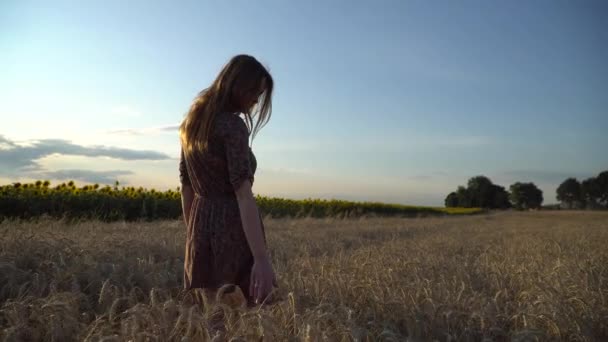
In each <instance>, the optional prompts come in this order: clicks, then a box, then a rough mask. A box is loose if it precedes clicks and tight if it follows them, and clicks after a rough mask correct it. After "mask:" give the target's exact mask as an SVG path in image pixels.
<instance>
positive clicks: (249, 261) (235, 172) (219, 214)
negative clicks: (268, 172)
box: [179, 55, 276, 305]
mask: <svg viewBox="0 0 608 342" xmlns="http://www.w3.org/2000/svg"><path fill="white" fill-rule="evenodd" d="M272 89H273V80H272V77H271V76H270V73H268V71H267V70H266V68H264V66H262V65H261V64H260V63H259V62H258V61H257V60H256V59H255V58H253V57H251V56H248V55H238V56H235V57H233V58H232V59H231V60H230V61H229V62H228V64H227V65H226V66H224V68H223V69H222V71H221V72H220V74H219V75H218V76H217V78H216V79H215V81H214V82H213V83H212V84H211V86H210V87H209V88H207V89H205V90H203V91H201V92H200V93H199V94H198V96H197V97H196V98H195V99H194V101H193V103H192V105H191V107H190V110H189V111H188V114H187V115H186V117H185V119H184V121H183V122H182V124H181V125H180V129H179V132H180V140H181V153H180V163H179V171H180V181H181V184H182V187H181V189H182V190H181V195H182V207H183V214H184V220H185V223H186V226H187V229H188V230H187V236H186V253H185V254H186V255H185V259H184V287H185V288H186V289H191V288H203V289H206V290H211V292H213V291H214V290H217V289H218V288H220V287H221V286H222V285H225V284H235V285H238V286H239V287H240V288H241V290H242V292H243V293H244V294H245V296H246V297H247V300H248V303H249V304H250V305H253V304H254V303H259V302H262V301H263V300H264V299H265V298H266V297H267V296H268V295H269V294H270V292H271V291H272V288H273V286H276V278H275V274H274V270H273V268H272V265H271V262H270V257H269V255H268V251H267V248H266V236H265V232H264V225H263V222H262V219H261V216H260V214H259V212H258V208H257V205H256V203H255V198H254V197H253V193H252V191H251V186H252V184H253V180H254V173H255V170H256V167H257V162H256V159H255V156H254V155H253V152H252V151H251V148H250V147H249V136H250V132H252V134H251V135H252V136H255V135H256V133H257V132H258V130H259V129H260V128H261V127H262V126H263V125H264V124H266V122H268V119H269V118H270V114H271V107H272V102H271V101H272ZM241 115H242V116H243V117H244V119H245V120H243V119H242V118H241ZM254 119H255V125H254V123H253V122H254Z"/></svg>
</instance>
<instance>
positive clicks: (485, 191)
mask: <svg viewBox="0 0 608 342" xmlns="http://www.w3.org/2000/svg"><path fill="white" fill-rule="evenodd" d="M444 202H445V205H446V207H456V206H458V207H464V208H470V207H481V208H490V209H505V208H509V207H511V203H510V202H509V193H508V192H507V191H506V190H505V188H504V187H502V186H500V185H496V184H493V183H492V181H491V180H490V179H489V178H488V177H486V176H482V175H479V176H475V177H472V178H470V179H469V181H468V182H467V187H466V188H465V187H464V186H462V185H461V186H458V189H456V191H455V192H451V193H449V194H448V195H447V196H446V198H445V201H444Z"/></svg>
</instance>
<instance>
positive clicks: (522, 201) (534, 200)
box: [509, 182, 543, 209]
mask: <svg viewBox="0 0 608 342" xmlns="http://www.w3.org/2000/svg"><path fill="white" fill-rule="evenodd" d="M509 190H510V192H511V194H510V199H511V203H512V204H513V206H514V207H515V208H517V209H538V208H540V207H541V204H542V203H543V192H542V190H540V189H539V188H538V187H537V186H536V185H535V184H534V183H520V182H517V183H515V184H512V185H511V186H510V187H509Z"/></svg>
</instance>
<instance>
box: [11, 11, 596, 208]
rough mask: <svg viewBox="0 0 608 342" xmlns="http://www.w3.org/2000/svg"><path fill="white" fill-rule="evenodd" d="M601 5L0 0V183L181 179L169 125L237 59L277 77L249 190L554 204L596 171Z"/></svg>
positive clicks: (164, 184) (159, 183)
mask: <svg viewBox="0 0 608 342" xmlns="http://www.w3.org/2000/svg"><path fill="white" fill-rule="evenodd" d="M607 23H608V5H606V3H605V2H603V1H533V2H524V1H508V2H507V1H505V2H496V1H492V2H489V1H459V2H454V1H306V2H304V1H297V2H296V1H279V0H275V1H264V0H262V1H192V2H177V1H175V2H173V1H171V2H170V1H166V2H161V1H128V2H127V1H98V2H96V1H87V2H80V1H54V2H48V1H44V2H43V1H39V2H34V1H3V2H0V51H2V53H1V54H0V75H1V77H0V118H1V121H0V122H1V123H2V125H1V126H0V155H1V156H2V158H0V182H2V183H7V182H13V181H27V180H29V179H38V178H41V177H44V178H50V179H53V180H61V179H66V178H72V179H75V180H76V181H77V182H79V183H86V182H96V181H97V182H107V181H110V180H112V179H118V180H119V181H121V182H122V183H124V184H130V185H135V186H140V185H141V186H146V187H156V188H161V189H164V188H174V187H177V186H178V185H179V184H178V177H177V156H178V152H179V141H178V138H177V131H176V130H175V126H176V125H177V124H178V123H179V122H180V121H181V120H182V118H183V116H184V114H185V112H186V110H187V109H188V106H189V104H190V102H191V100H192V98H193V97H194V96H195V95H196V93H197V92H198V91H200V90H201V89H203V88H205V87H207V86H208V85H209V84H210V82H211V81H212V80H213V78H214V77H215V75H216V74H217V73H218V71H219V70H220V68H221V67H222V66H223V65H224V63H226V62H227V60H228V59H229V58H230V57H231V56H233V55H234V54H237V53H248V54H252V55H254V56H256V57H257V58H258V59H259V60H260V61H262V63H264V64H265V65H267V66H268V67H269V69H270V71H271V73H272V75H273V77H274V79H275V84H276V93H275V97H274V110H273V116H272V119H271V121H270V122H269V124H268V125H267V126H266V127H265V128H264V129H262V131H261V132H260V134H259V135H258V136H257V138H256V139H255V141H254V144H253V149H254V152H255V153H256V156H257V158H258V163H259V164H258V165H259V169H258V172H257V173H256V182H255V185H254V192H256V193H259V194H264V195H271V196H283V197H292V198H303V197H322V198H343V199H351V200H374V201H385V202H393V203H405V204H425V205H442V204H443V199H444V198H445V196H446V194H447V193H449V192H450V191H452V190H454V189H455V188H456V187H457V186H458V185H460V184H466V181H467V179H468V178H470V177H472V176H475V175H478V174H484V175H486V176H488V177H490V178H491V179H492V180H493V181H494V182H495V183H498V184H500V185H503V186H505V187H508V186H509V185H510V184H512V183H514V182H515V181H532V182H535V183H536V184H537V185H539V186H540V187H541V189H542V190H543V191H544V193H545V202H548V203H551V202H555V188H556V187H557V185H559V183H560V182H561V181H562V180H563V179H565V178H566V177H569V176H575V177H579V178H585V177H589V176H593V175H596V174H597V173H599V172H600V171H602V170H606V169H608V153H606V152H605V149H606V146H608V134H606V132H607V131H608V113H607V109H608V64H607V62H606V61H608V24H607Z"/></svg>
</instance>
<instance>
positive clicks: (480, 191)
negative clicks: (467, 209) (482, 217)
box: [467, 176, 494, 208]
mask: <svg viewBox="0 0 608 342" xmlns="http://www.w3.org/2000/svg"><path fill="white" fill-rule="evenodd" d="M493 185H494V184H493V183H492V181H491V180H490V179H489V178H488V177H486V176H475V177H472V178H471V179H469V182H468V183H467V190H468V192H469V195H470V196H471V206H472V207H481V208H491V207H492V204H493V202H494V188H493Z"/></svg>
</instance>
